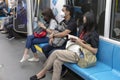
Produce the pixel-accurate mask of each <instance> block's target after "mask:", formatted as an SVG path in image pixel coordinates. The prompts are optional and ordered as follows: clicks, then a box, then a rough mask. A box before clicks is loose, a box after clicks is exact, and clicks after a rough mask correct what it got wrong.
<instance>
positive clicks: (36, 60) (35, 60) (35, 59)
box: [28, 57, 39, 62]
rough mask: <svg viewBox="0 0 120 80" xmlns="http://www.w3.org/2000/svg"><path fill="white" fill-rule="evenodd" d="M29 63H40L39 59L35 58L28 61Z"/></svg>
mask: <svg viewBox="0 0 120 80" xmlns="http://www.w3.org/2000/svg"><path fill="white" fill-rule="evenodd" d="M28 61H30V62H33V61H34V62H38V61H39V58H35V57H33V58H30V59H28Z"/></svg>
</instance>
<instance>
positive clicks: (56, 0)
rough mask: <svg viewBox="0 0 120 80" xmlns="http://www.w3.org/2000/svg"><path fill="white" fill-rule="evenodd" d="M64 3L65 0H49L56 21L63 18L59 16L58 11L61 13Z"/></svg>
mask: <svg viewBox="0 0 120 80" xmlns="http://www.w3.org/2000/svg"><path fill="white" fill-rule="evenodd" d="M64 4H66V0H51V1H50V7H51V9H52V10H53V13H54V15H55V16H56V19H57V20H58V22H61V20H63V18H61V17H60V13H61V10H62V8H63V5H64Z"/></svg>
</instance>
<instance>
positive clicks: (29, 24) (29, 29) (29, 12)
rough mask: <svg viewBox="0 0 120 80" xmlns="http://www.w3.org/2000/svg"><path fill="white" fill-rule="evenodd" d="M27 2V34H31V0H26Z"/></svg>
mask: <svg viewBox="0 0 120 80" xmlns="http://www.w3.org/2000/svg"><path fill="white" fill-rule="evenodd" d="M26 2H27V32H28V35H32V13H31V12H32V11H31V10H32V7H31V0H26Z"/></svg>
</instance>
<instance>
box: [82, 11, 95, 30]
mask: <svg viewBox="0 0 120 80" xmlns="http://www.w3.org/2000/svg"><path fill="white" fill-rule="evenodd" d="M83 17H86V23H83V29H84V30H85V31H86V32H91V31H92V30H94V29H96V19H95V16H94V14H93V12H86V13H85V14H84V16H83Z"/></svg>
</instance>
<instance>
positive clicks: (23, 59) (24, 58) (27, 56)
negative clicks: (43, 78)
mask: <svg viewBox="0 0 120 80" xmlns="http://www.w3.org/2000/svg"><path fill="white" fill-rule="evenodd" d="M29 57H30V56H29V55H26V57H25V56H23V57H22V59H21V60H20V62H21V63H22V62H24V61H26V60H28V58H29Z"/></svg>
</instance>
